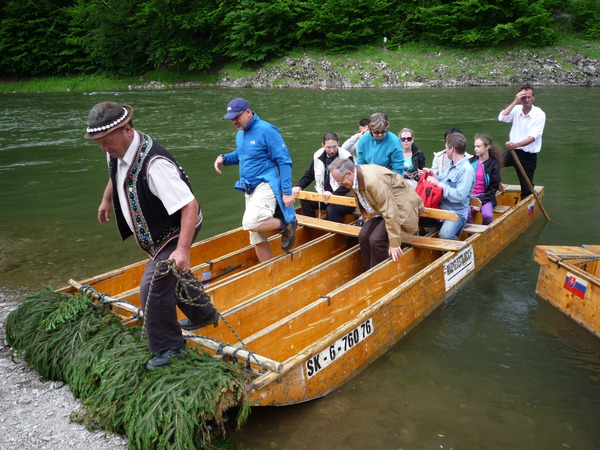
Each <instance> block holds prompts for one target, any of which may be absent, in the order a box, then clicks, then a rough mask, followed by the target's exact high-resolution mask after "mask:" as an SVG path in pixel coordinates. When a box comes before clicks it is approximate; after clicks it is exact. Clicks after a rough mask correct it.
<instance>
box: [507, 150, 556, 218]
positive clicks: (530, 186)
mask: <svg viewBox="0 0 600 450" xmlns="http://www.w3.org/2000/svg"><path fill="white" fill-rule="evenodd" d="M508 150H509V151H510V154H511V155H512V156H513V158H514V160H515V163H516V164H517V167H518V168H519V171H520V172H521V175H522V176H523V178H524V179H525V183H527V187H528V188H529V190H530V191H531V193H532V194H533V198H535V201H536V202H537V204H538V206H539V207H540V210H541V211H542V214H544V217H545V218H546V220H547V221H548V222H552V221H551V220H550V216H549V215H548V213H547V212H546V209H545V208H544V205H542V201H541V200H540V198H539V197H538V195H537V192H535V189H534V188H533V184H531V180H530V179H529V177H528V176H527V174H526V173H525V169H524V168H523V165H522V164H521V160H519V157H518V156H517V154H516V152H515V151H514V149H512V148H509V149H508Z"/></svg>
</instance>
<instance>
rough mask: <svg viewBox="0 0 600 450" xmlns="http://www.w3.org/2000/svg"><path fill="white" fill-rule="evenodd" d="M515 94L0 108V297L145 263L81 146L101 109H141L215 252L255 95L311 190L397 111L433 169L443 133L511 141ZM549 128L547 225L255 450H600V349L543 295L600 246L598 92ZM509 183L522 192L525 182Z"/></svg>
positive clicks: (549, 101)
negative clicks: (554, 258) (355, 136)
mask: <svg viewBox="0 0 600 450" xmlns="http://www.w3.org/2000/svg"><path fill="white" fill-rule="evenodd" d="M514 94H515V89H514V88H509V87H499V88H457V89H452V88H448V89H409V90H374V89H373V90H352V91H351V90H343V91H337V90H329V91H319V90H251V89H246V90H233V89H217V88H210V89H193V90H192V89H190V90H157V91H123V92H86V93H73V92H64V93H41V94H39V93H37V94H36V93H31V94H12V95H1V96H0V301H6V300H14V299H15V298H18V297H19V296H21V295H23V294H25V293H28V292H34V291H37V290H40V289H41V288H42V287H43V286H44V285H51V286H52V287H55V288H58V287H60V286H63V285H65V284H66V281H67V279H69V278H75V279H83V278H86V277H89V276H93V275H96V274H99V273H102V272H106V271H109V270H111V269H114V268H117V267H120V266H122V265H125V264H128V263H132V262H135V261H138V260H140V259H142V256H143V255H142V253H141V252H140V251H139V249H138V248H137V246H136V245H135V243H134V242H129V241H126V242H124V243H123V242H121V241H120V239H119V237H118V233H117V231H116V228H115V225H114V222H111V223H109V224H108V225H100V224H98V222H97V219H96V210H97V207H98V204H99V200H100V196H101V194H102V191H103V188H104V186H105V185H106V181H107V172H106V164H105V157H104V154H103V153H102V152H101V151H100V149H99V147H98V146H97V145H96V144H94V143H93V142H88V141H85V140H84V139H83V138H82V136H83V134H84V129H85V126H86V117H87V113H88V111H89V109H90V108H91V106H93V105H94V104H95V103H97V102H100V101H104V100H112V101H117V102H121V103H128V104H130V105H132V106H133V107H134V109H135V113H134V122H135V126H136V128H137V129H139V130H141V131H144V132H147V133H148V134H150V135H151V136H152V137H153V138H154V139H156V140H157V141H159V142H161V143H162V144H163V145H164V146H165V147H166V148H167V149H169V150H170V151H171V152H172V153H173V154H174V155H175V156H176V158H177V159H178V160H179V162H180V163H181V164H182V166H183V167H184V168H185V169H186V171H187V173H188V174H189V176H190V178H191V181H192V184H193V187H194V191H195V193H196V195H197V198H198V199H199V201H200V203H201V205H202V208H203V211H204V216H205V222H204V226H203V229H202V232H201V238H206V237H208V236H211V235H214V234H216V233H219V232H222V231H225V230H227V229H230V228H233V227H237V226H239V223H240V220H241V215H242V210H243V196H242V195H241V194H240V193H238V192H237V191H235V190H234V189H233V188H232V186H233V183H234V182H235V180H236V178H237V169H236V168H232V167H228V168H225V172H224V174H223V175H222V176H219V175H217V174H216V173H215V172H214V170H213V169H212V164H213V161H214V159H215V157H216V155H217V154H219V153H223V152H226V151H230V150H231V149H232V144H233V138H234V134H235V131H236V130H235V128H234V127H233V126H232V125H231V123H230V122H229V121H223V120H221V117H222V115H223V114H224V112H225V106H226V105H227V103H228V101H229V100H230V99H231V98H233V97H236V96H243V97H245V98H246V99H248V100H249V101H250V103H251V105H252V106H253V108H254V109H255V110H256V111H257V113H258V114H259V116H260V117H261V118H263V119H265V120H268V121H270V122H272V123H274V124H275V125H276V126H277V127H278V128H279V129H280V131H281V132H282V134H283V136H284V138H285V140H286V142H287V144H288V146H289V148H290V150H291V152H292V157H293V160H294V180H295V181H297V180H299V179H300V177H301V176H302V174H303V173H304V171H305V170H306V168H307V167H308V165H309V164H310V160H311V155H312V153H313V152H314V150H316V149H317V148H318V147H319V146H320V142H321V137H322V135H323V134H324V133H325V132H327V131H335V132H337V133H338V134H339V135H340V138H341V140H344V139H345V138H347V137H348V136H349V135H350V134H352V133H353V132H354V130H355V129H356V125H357V122H358V120H359V119H360V118H362V117H368V116H369V115H370V114H371V113H373V112H376V111H383V112H385V113H387V114H388V116H389V118H390V122H391V127H390V128H391V130H392V131H394V132H396V133H397V132H398V131H399V130H400V129H401V128H403V127H410V128H412V129H413V130H414V131H415V136H416V144H417V145H418V146H419V148H420V149H421V150H423V151H424V153H425V154H426V156H427V161H428V163H429V162H431V157H432V152H434V151H438V150H440V149H442V148H443V139H442V138H443V133H444V131H445V130H446V129H448V128H451V127H457V128H460V129H461V130H462V131H463V133H464V134H465V135H466V136H467V139H468V142H469V147H470V146H471V142H472V137H473V135H474V134H475V133H478V132H483V133H487V134H490V135H491V136H492V137H493V138H494V139H495V140H496V141H498V142H500V143H502V142H504V141H505V140H506V139H507V137H508V132H509V125H507V124H502V123H499V122H497V120H496V117H497V115H498V112H499V111H500V110H501V109H502V108H503V107H505V106H506V105H507V104H508V103H510V101H511V100H512V98H513V97H514ZM536 94H537V99H536V105H538V106H540V107H541V108H542V109H544V111H545V112H546V114H547V123H546V130H545V133H544V140H543V150H542V153H541V154H540V156H539V159H538V169H537V172H536V177H535V181H536V184H540V185H544V186H546V196H545V199H544V204H545V207H546V209H547V211H548V213H549V215H550V218H551V219H552V222H551V223H546V221H545V220H544V218H540V219H539V220H538V222H536V223H535V224H534V225H533V226H532V227H531V228H530V229H528V230H527V231H526V232H525V233H524V234H523V235H521V236H520V237H519V238H518V240H517V241H515V242H513V243H512V244H511V245H510V246H509V247H507V248H506V249H505V250H503V251H502V252H501V253H500V254H498V255H497V256H496V258H495V259H494V260H493V261H492V262H491V263H489V264H488V265H487V266H486V268H485V269H484V270H483V271H480V272H478V273H477V275H476V276H475V278H474V279H471V280H470V281H469V282H467V283H466V284H465V285H463V286H462V287H461V288H459V289H458V290H457V291H456V292H455V293H454V294H453V295H451V296H449V297H448V298H447V299H446V302H445V303H444V304H443V306H441V307H440V308H438V309H437V310H436V311H435V312H434V313H433V314H431V315H430V316H429V317H428V318H426V319H425V320H424V321H423V322H422V323H421V324H420V325H419V326H418V327H417V328H415V329H414V330H413V331H411V332H410V333H409V335H408V336H407V337H405V338H404V339H403V340H402V341H401V342H400V343H399V344H398V345H396V346H395V347H394V348H393V349H392V350H390V351H389V352H388V353H387V354H386V355H385V356H383V357H382V358H380V359H379V360H377V361H376V362H375V363H374V364H373V365H372V366H371V367H370V368H369V369H367V370H366V371H365V372H363V373H361V374H360V375H358V376H357V377H355V378H354V379H352V380H351V381H350V382H349V383H348V384H346V385H345V386H343V387H342V388H341V389H339V390H338V391H336V392H334V393H332V394H330V395H329V396H327V397H325V398H323V399H319V400H316V401H312V402H309V403H306V404H301V405H296V406H291V407H282V408H256V409H254V410H253V412H252V414H251V417H250V419H249V421H248V423H247V424H246V426H244V428H243V429H242V430H240V431H239V432H237V433H235V434H234V436H232V441H233V442H234V443H243V444H244V446H245V448H251V449H259V448H278V449H292V448H294V449H295V448H311V449H312V448H323V449H345V448H377V449H398V448H403V449H434V448H436V449H437V448H443V449H450V448H454V449H482V448H485V449H508V448H511V449H513V448H514V449H564V448H573V449H598V448H600V427H599V424H600V340H599V339H597V338H595V337H594V336H593V335H592V334H591V333H589V332H587V331H586V330H584V329H583V328H581V327H580V326H578V325H577V324H575V323H574V322H572V321H570V320H569V319H568V318H566V317H565V316H564V315H562V314H561V313H560V312H558V311H557V310H555V309H554V308H553V307H552V306H550V305H548V304H547V303H545V302H544V301H543V300H542V299H541V298H538V297H536V295H535V284H536V280H537V273H538V266H537V264H536V263H534V262H533V260H532V252H533V248H534V246H535V245H537V244H552V245H580V244H598V243H599V242H598V237H597V236H598V231H599V230H600V202H599V199H600V182H599V181H598V173H599V169H600V152H599V151H598V148H597V141H598V137H599V133H598V123H599V119H600V114H599V113H598V110H599V109H598V106H599V105H600V90H598V89H587V88H543V87H540V88H538V89H537V90H536ZM502 176H503V182H506V183H512V184H515V183H517V179H516V176H515V173H514V169H513V168H507V169H504V170H503V173H502Z"/></svg>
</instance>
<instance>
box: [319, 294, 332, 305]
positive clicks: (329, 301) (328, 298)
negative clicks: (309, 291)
mask: <svg viewBox="0 0 600 450" xmlns="http://www.w3.org/2000/svg"><path fill="white" fill-rule="evenodd" d="M321 298H326V299H327V306H331V297H330V296H329V295H321Z"/></svg>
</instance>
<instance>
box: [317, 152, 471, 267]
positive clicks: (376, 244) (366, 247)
mask: <svg viewBox="0 0 600 450" xmlns="http://www.w3.org/2000/svg"><path fill="white" fill-rule="evenodd" d="M469 167H470V166H469ZM329 170H330V172H331V175H332V176H333V178H334V179H335V180H336V183H338V184H341V185H343V186H346V187H347V188H348V189H351V190H352V193H353V194H354V197H355V198H356V204H357V205H358V207H359V208H360V211H361V214H362V217H364V219H365V223H364V225H363V226H362V228H361V230H360V233H359V235H358V241H359V243H360V250H361V253H362V257H363V262H364V265H365V268H366V269H367V270H368V269H370V268H371V267H373V266H375V265H377V264H379V263H380V262H382V261H384V260H385V259H386V258H387V257H388V256H391V257H392V259H393V260H394V261H398V259H399V258H400V256H401V255H402V248H401V244H402V236H403V235H404V236H406V235H407V234H408V235H410V234H414V233H415V232H416V231H417V230H418V229H419V215H420V214H422V213H423V212H424V211H425V207H424V206H423V200H421V197H419V196H418V195H417V193H416V192H415V190H414V189H413V188H411V187H410V186H409V185H408V184H407V183H406V182H405V180H404V177H403V176H402V175H401V174H398V173H395V172H392V171H391V170H389V169H386V168H385V167H382V166H379V165H375V164H372V165H371V164H367V165H363V166H360V165H358V166H355V165H354V163H353V162H352V161H350V160H349V159H341V158H340V159H336V160H335V161H334V162H333V163H332V164H331V165H330V166H329Z"/></svg>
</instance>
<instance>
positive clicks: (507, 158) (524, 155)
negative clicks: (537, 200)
mask: <svg viewBox="0 0 600 450" xmlns="http://www.w3.org/2000/svg"><path fill="white" fill-rule="evenodd" d="M515 154H516V155H517V158H519V161H521V165H522V166H523V169H524V170H525V173H526V174H527V177H528V178H529V181H531V185H532V186H533V185H534V184H533V174H534V173H535V168H536V167H537V153H529V152H524V151H523V150H520V149H516V150H515ZM509 166H513V167H514V168H515V169H516V171H517V177H519V183H520V184H521V200H523V199H524V198H525V197H528V196H529V195H530V194H531V189H529V186H527V181H525V178H523V174H521V171H520V170H519V168H518V167H517V163H516V162H515V159H514V158H513V155H512V153H511V152H505V153H504V167H509Z"/></svg>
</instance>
